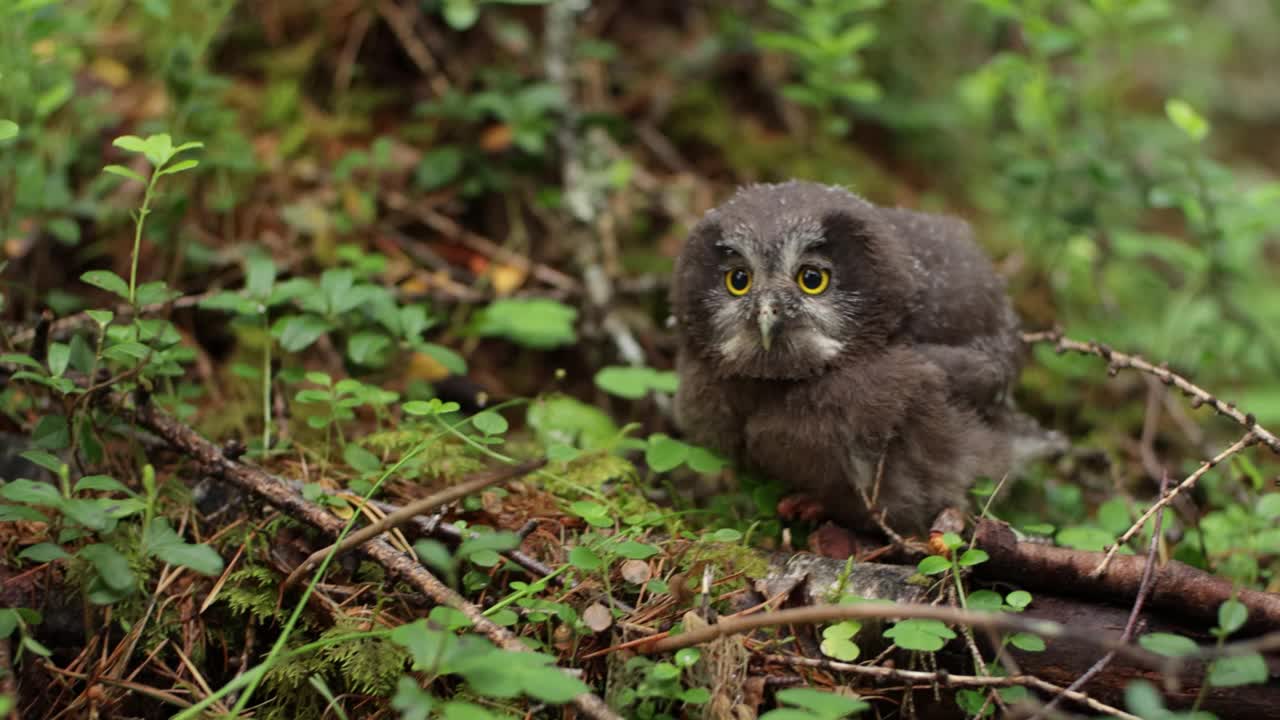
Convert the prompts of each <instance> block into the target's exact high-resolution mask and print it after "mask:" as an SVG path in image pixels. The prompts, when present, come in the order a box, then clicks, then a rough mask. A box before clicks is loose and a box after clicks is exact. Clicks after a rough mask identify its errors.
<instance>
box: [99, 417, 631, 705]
mask: <svg viewBox="0 0 1280 720" xmlns="http://www.w3.org/2000/svg"><path fill="white" fill-rule="evenodd" d="M103 398H104V402H106V403H107V404H108V405H111V406H113V408H114V409H115V410H116V411H117V412H119V413H121V414H122V415H130V414H132V415H133V416H134V418H135V419H136V420H137V422H138V423H139V424H140V425H141V426H142V427H145V428H146V429H148V430H150V431H151V432H153V433H155V434H157V435H159V436H160V437H161V438H163V439H164V440H165V441H166V442H168V443H169V444H170V445H171V446H173V447H174V448H175V449H176V450H178V451H180V452H182V453H183V454H185V455H187V456H189V457H190V458H191V459H193V460H195V461H197V462H199V463H200V464H201V465H202V466H203V467H204V468H205V470H206V472H208V473H210V474H212V475H216V476H218V477H221V478H223V479H224V480H227V481H228V482H231V483H233V484H235V485H236V486H237V487H239V488H241V489H243V490H246V491H248V492H251V493H253V494H254V495H257V496H258V497H261V498H262V499H263V500H265V501H267V502H268V503H270V504H271V505H274V506H275V507H277V508H279V509H280V510H281V511H283V512H285V513H287V514H288V515H290V516H291V517H293V518H295V519H297V520H300V521H302V522H305V523H307V524H308V525H311V526H312V527H315V528H316V529H318V530H321V531H322V532H325V533H327V534H329V535H333V536H337V535H338V534H339V533H341V532H342V530H343V527H344V525H345V523H343V521H341V520H339V519H338V518H336V517H334V516H333V515H331V514H329V513H328V512H326V511H325V509H324V508H323V507H321V506H320V505H317V504H315V503H313V502H310V501H308V500H306V499H305V498H303V497H302V496H301V494H299V493H297V492H295V491H294V490H293V489H292V488H290V487H289V484H288V483H287V482H285V481H283V480H281V479H279V478H276V477H274V476H272V475H271V474H269V473H267V472H266V471H265V470H263V469H261V468H258V467H256V466H253V465H247V464H243V463H239V462H235V461H232V460H229V459H227V458H226V457H224V456H223V454H222V452H221V451H220V450H219V449H218V447H217V446H216V445H214V444H213V443H211V442H209V441H208V440H206V439H204V438H203V437H201V436H200V435H199V434H198V433H197V432H196V431H194V430H192V429H191V428H189V427H187V426H186V425H183V424H182V423H180V422H178V421H177V420H175V419H174V418H173V417H171V416H170V415H168V414H167V413H165V412H164V411H162V410H160V409H158V408H156V407H155V406H154V405H152V404H150V403H143V404H141V405H139V406H137V407H131V406H130V405H129V404H128V403H127V402H126V401H125V398H124V397H123V396H121V395H115V394H110V395H104V396H103ZM362 550H363V551H364V552H365V553H366V554H367V555H368V556H369V558H370V559H372V560H373V561H374V562H377V563H378V564H379V565H381V566H382V567H384V568H385V569H386V570H387V571H388V572H390V573H391V574H392V575H396V576H399V577H400V578H402V579H403V580H404V581H405V582H407V583H409V584H410V585H411V586H413V587H414V588H416V589H417V590H418V591H419V592H421V593H423V594H424V595H426V596H427V597H429V598H431V599H432V600H434V601H435V602H438V603H440V604H442V605H447V606H448V607H451V608H453V609H455V610H458V611H459V612H461V613H462V614H463V615H465V616H466V617H467V619H469V620H470V621H471V624H472V627H473V628H474V629H475V631H476V632H478V633H480V634H482V635H485V636H486V637H488V638H489V639H490V640H492V641H493V642H494V644H496V645H497V646H498V647H501V648H503V649H504V650H510V651H513V652H529V651H530V649H529V646H528V645H526V644H525V643H524V642H522V641H521V640H520V638H518V637H516V636H515V635H514V634H512V633H511V631H509V630H507V629H506V628H504V627H502V626H500V625H497V624H495V623H494V622H493V621H492V620H490V619H489V618H488V617H487V616H485V615H484V614H483V613H482V612H481V610H480V608H478V607H476V606H475V605H473V604H471V603H470V602H468V601H467V600H466V598H464V597H462V596H461V595H459V594H458V593H457V592H456V591H454V590H453V589H452V588H450V587H449V586H447V585H445V584H444V583H442V582H440V580H439V579H438V578H436V576H435V575H433V574H432V573H431V572H429V571H428V570H427V569H426V568H424V567H423V566H422V565H421V564H420V563H418V562H416V561H415V560H413V559H412V558H410V557H408V556H407V555H405V554H404V553H402V552H400V551H398V550H396V549H394V548H392V547H391V546H390V545H388V544H387V543H386V542H384V541H382V540H380V539H377V538H375V539H373V540H371V541H369V542H368V543H366V544H365V545H364V546H363V548H362ZM573 703H574V705H575V706H576V707H577V708H578V709H579V710H581V711H582V713H583V714H584V715H586V716H587V717H590V718H595V719H597V720H599V719H601V718H604V719H607V720H621V718H620V717H619V716H618V715H617V713H615V712H614V711H613V710H611V709H610V708H609V707H608V706H607V705H605V703H604V701H603V700H601V699H600V698H599V696H597V695H595V694H594V693H590V692H588V693H583V694H581V695H579V696H577V697H576V698H574V700H573Z"/></svg>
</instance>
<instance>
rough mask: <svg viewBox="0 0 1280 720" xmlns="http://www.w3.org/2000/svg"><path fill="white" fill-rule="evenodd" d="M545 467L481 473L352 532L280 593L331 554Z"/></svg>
mask: <svg viewBox="0 0 1280 720" xmlns="http://www.w3.org/2000/svg"><path fill="white" fill-rule="evenodd" d="M546 464H547V461H546V460H545V459H538V460H529V461H526V462H523V463H520V464H519V465H504V466H501V467H499V468H497V469H494V470H490V471H488V472H485V473H481V474H479V475H477V476H476V477H474V478H472V479H470V480H465V481H463V482H460V483H458V484H457V485H454V486H452V487H448V488H445V489H444V490H441V491H440V492H437V493H432V494H431V495H428V496H427V497H424V498H421V499H419V500H415V501H413V502H411V503H409V504H408V505H405V506H404V507H402V508H400V509H399V510H396V511H395V512H392V513H391V514H389V515H387V516H386V517H384V518H382V519H381V520H379V521H378V522H375V523H372V524H370V525H366V526H365V527H362V528H360V529H359V530H356V531H354V532H352V533H351V534H350V535H347V537H346V538H345V539H344V540H343V541H342V542H341V543H338V544H336V545H330V546H328V547H326V548H322V549H320V550H317V551H315V552H313V553H311V556H310V557H308V558H307V559H306V560H303V561H302V563H301V564H299V565H298V567H297V568H295V569H294V571H293V572H292V573H289V577H287V578H285V580H284V582H283V583H282V584H281V586H280V590H281V592H283V591H284V590H286V589H287V588H289V587H290V586H291V585H293V584H294V583H295V582H297V581H298V580H299V579H300V578H301V577H302V576H303V575H305V574H307V573H308V572H310V571H312V570H314V569H315V568H317V567H319V565H320V563H321V562H322V561H323V560H324V557H325V555H328V554H329V553H333V554H334V555H338V554H341V553H344V552H346V551H347V550H350V549H352V548H355V547H359V546H361V545H363V544H365V543H366V542H368V541H370V540H372V539H373V538H375V537H377V536H379V535H381V534H382V533H384V532H387V531H388V530H391V529H392V528H398V527H400V526H401V525H404V524H405V523H408V522H409V521H410V520H412V519H413V518H415V517H417V516H419V515H425V514H427V513H429V512H431V511H432V510H435V509H436V508H438V507H440V506H441V505H447V504H449V503H451V502H454V501H457V500H461V499H463V498H465V497H467V496H469V495H473V494H475V493H478V492H480V491H481V490H483V489H485V488H487V487H489V486H490V485H497V484H498V483H502V482H506V481H508V480H511V479H513V478H517V477H520V476H521V475H526V474H528V473H531V472H533V471H534V470H537V469H538V468H540V467H542V466H543V465H546Z"/></svg>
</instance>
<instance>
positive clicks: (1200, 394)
mask: <svg viewBox="0 0 1280 720" xmlns="http://www.w3.org/2000/svg"><path fill="white" fill-rule="evenodd" d="M1022 341H1023V342H1025V343H1028V344H1035V343H1053V346H1054V350H1056V351H1057V352H1059V353H1062V352H1066V351H1068V350H1070V351H1072V352H1077V353H1081V354H1083V355H1095V356H1097V357H1100V358H1102V359H1103V360H1106V361H1107V372H1108V373H1110V374H1112V375H1114V374H1115V373H1117V372H1119V371H1120V370H1121V369H1125V368H1130V369H1133V370H1138V371H1140V372H1144V373H1148V374H1150V375H1154V376H1155V377H1156V378H1157V379H1159V380H1160V382H1162V383H1164V384H1165V385H1172V386H1174V387H1176V388H1178V389H1179V390H1181V391H1182V394H1183V395H1186V396H1187V397H1190V398H1191V405H1192V406H1193V407H1198V406H1200V405H1208V406H1209V407H1211V408H1213V409H1214V411H1215V412H1217V413H1218V414H1219V415H1223V416H1226V417H1229V418H1231V419H1232V420H1235V421H1236V422H1237V423H1239V424H1240V425H1241V426H1242V427H1244V428H1245V429H1246V430H1248V431H1249V433H1250V434H1252V435H1253V436H1254V437H1255V438H1257V440H1258V441H1260V442H1261V443H1262V444H1264V445H1266V446H1267V447H1269V448H1271V450H1272V451H1273V452H1276V453H1280V438H1277V437H1276V436H1275V435H1274V434H1272V433H1271V431H1269V430H1267V429H1266V428H1264V427H1262V426H1261V425H1259V424H1258V421H1257V418H1255V417H1254V415H1253V413H1246V412H1241V411H1240V410H1239V409H1238V408H1237V407H1236V406H1235V403H1229V402H1223V401H1221V400H1219V399H1218V398H1216V397H1214V395H1213V393H1210V392H1209V391H1208V390H1205V389H1204V388H1202V387H1200V386H1199V385H1196V384H1195V383H1193V382H1191V381H1190V380H1188V379H1186V378H1185V377H1183V376H1182V375H1179V374H1178V373H1175V372H1173V371H1171V370H1170V369H1169V368H1168V367H1165V366H1164V365H1152V364H1151V363H1149V362H1147V361H1146V360H1143V359H1142V358H1140V357H1138V356H1137V355H1129V354H1127V353H1122V352H1120V351H1118V350H1112V349H1111V348H1110V347H1108V346H1106V345H1103V344H1102V343H1098V342H1093V341H1090V342H1087V343H1086V342H1080V341H1079V340H1072V339H1071V338H1066V337H1063V336H1062V333H1061V332H1058V331H1057V330H1045V331H1041V332H1030V333H1023V334H1022Z"/></svg>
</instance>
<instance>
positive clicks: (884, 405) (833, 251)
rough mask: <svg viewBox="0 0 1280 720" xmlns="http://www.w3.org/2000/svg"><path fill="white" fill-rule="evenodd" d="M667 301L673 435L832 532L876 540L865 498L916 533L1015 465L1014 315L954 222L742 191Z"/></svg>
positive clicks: (829, 191)
mask: <svg viewBox="0 0 1280 720" xmlns="http://www.w3.org/2000/svg"><path fill="white" fill-rule="evenodd" d="M744 273H745V274H744ZM671 297H672V304H673V309H674V313H675V317H676V321H677V326H678V330H679V336H680V345H679V352H678V357H677V370H678V371H679V374H680V388H679V391H678V392H677V395H676V421H677V424H678V425H680V427H681V429H682V430H683V432H684V433H685V434H686V435H688V436H689V437H690V438H691V439H692V440H694V441H695V442H699V443H702V444H705V445H708V446H710V447H712V448H715V449H717V450H719V451H721V452H724V453H726V454H728V455H730V456H732V457H733V458H734V459H736V460H737V461H738V462H740V463H744V464H746V465H748V466H751V467H754V468H757V469H760V470H762V471H764V472H765V473H767V474H768V475H770V476H772V477H774V478H777V479H779V480H781V481H783V482H785V483H787V484H788V485H790V486H792V487H793V488H796V489H797V490H800V491H802V492H805V493H806V494H808V495H810V496H811V497H813V498H814V499H816V500H818V501H819V502H820V503H821V504H822V505H823V506H824V507H825V509H826V514H827V516H828V517H830V518H831V519H833V520H835V521H837V522H840V523H842V524H846V525H849V526H851V527H856V528H868V529H869V528H872V527H874V525H873V523H872V521H871V518H870V517H869V516H868V513H867V508H866V507H865V505H864V503H863V501H862V499H861V494H860V493H859V492H858V488H859V487H861V488H862V489H863V490H864V491H865V493H866V494H867V495H868V496H871V497H874V499H875V502H874V504H875V508H876V510H877V512H880V511H884V512H886V517H885V521H886V522H887V523H888V524H889V525H890V526H891V527H894V528H895V529H897V530H899V531H902V532H920V531H923V530H924V529H926V528H927V527H928V523H929V522H930V521H931V520H932V519H933V518H934V516H935V515H936V514H937V513H938V512H939V511H941V510H943V509H945V508H946V507H949V506H962V505H963V504H964V502H965V491H966V489H967V488H968V487H969V485H970V483H972V481H973V480H974V478H976V477H977V476H979V475H988V476H993V477H999V476H1000V475H1001V474H1003V473H1004V472H1005V471H1006V470H1007V468H1008V465H1009V440H1008V437H1007V433H1005V432H1004V428H1003V426H1004V423H1005V422H1006V420H1007V418H1008V416H1009V405H1008V402H1007V396H1008V392H1009V390H1010V388H1011V386H1012V384H1013V383H1014V382H1015V380H1016V378H1017V374H1018V371H1019V370H1020V368H1021V363H1022V345H1021V343H1020V341H1019V338H1018V319H1017V316H1016V315H1015V313H1014V311H1013V309H1012V307H1011V306H1010V304H1009V301H1008V298H1007V296H1006V294H1005V287H1004V283H1003V281H1002V280H1001V279H1000V277H999V276H998V275H997V274H996V272H995V270H994V268H993V267H992V265H991V262H990V261H989V260H988V258H987V257H986V255H985V254H984V253H983V252H982V250H981V249H980V248H979V247H978V245H977V243H976V242H975V241H974V238H973V234H972V232H971V231H970V229H969V227H968V225H967V224H966V223H965V222H964V221H962V220H959V219H956V218H950V217H944V216H939V215H931V214H927V213H921V212H914V211H910V210H903V209H889V208H879V207H876V206H874V205H872V204H870V203H868V202H866V201H865V200H863V199H862V198H859V197H857V196H856V195H854V194H852V193H850V192H848V191H846V190H844V189H841V188H836V187H828V186H824V185H819V184H816V183H809V182H799V181H792V182H787V183H782V184H777V185H753V186H749V187H746V188H743V189H741V190H739V191H738V192H737V193H736V194H735V195H734V196H733V197H732V198H731V199H730V200H728V201H727V202H726V203H724V204H723V205H721V206H720V207H718V208H716V209H715V210H712V211H711V212H709V213H708V214H707V215H706V217H704V218H703V219H702V221H701V222H699V223H698V224H697V226H695V227H694V229H693V231H692V232H691V233H690V237H689V239H688V241H687V242H686V244H685V247H684V250H683V252H682V253H681V255H680V258H679V259H678V261H677V263H676V270H675V276H674V280H673V287H672V296H671ZM877 475H879V478H880V480H879V482H876V478H877Z"/></svg>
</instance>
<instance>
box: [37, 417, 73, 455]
mask: <svg viewBox="0 0 1280 720" xmlns="http://www.w3.org/2000/svg"><path fill="white" fill-rule="evenodd" d="M31 444H32V445H34V446H35V447H38V448H42V449H44V450H62V449H63V448H66V447H68V446H70V445H71V427H70V426H69V425H68V424H67V419H66V418H65V417H63V416H61V415H45V416H44V417H42V418H40V422H38V423H36V427H35V429H34V430H32V431H31Z"/></svg>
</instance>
